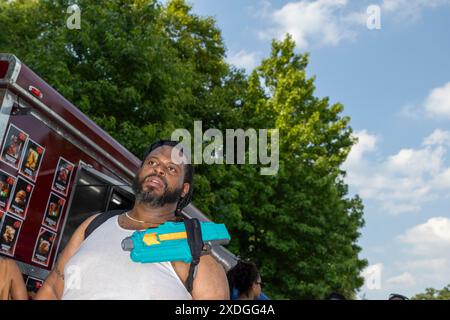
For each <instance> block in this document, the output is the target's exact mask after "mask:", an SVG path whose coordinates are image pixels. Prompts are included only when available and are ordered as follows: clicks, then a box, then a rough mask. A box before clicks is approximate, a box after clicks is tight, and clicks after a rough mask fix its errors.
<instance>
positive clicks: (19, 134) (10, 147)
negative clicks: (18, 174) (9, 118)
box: [0, 124, 28, 169]
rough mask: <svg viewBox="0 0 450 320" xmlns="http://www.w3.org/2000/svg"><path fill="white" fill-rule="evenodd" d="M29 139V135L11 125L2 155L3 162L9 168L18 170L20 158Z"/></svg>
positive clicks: (0, 156)
mask: <svg viewBox="0 0 450 320" xmlns="http://www.w3.org/2000/svg"><path fill="white" fill-rule="evenodd" d="M27 139H28V135H27V134H26V133H25V132H24V131H22V130H20V129H19V128H17V127H16V126H14V125H13V124H11V125H10V126H9V129H8V133H7V134H6V138H5V143H4V145H3V149H2V152H1V155H0V158H1V160H2V161H3V162H5V163H6V164H8V165H9V166H12V167H13V168H15V169H18V168H19V162H20V156H21V155H22V151H23V148H24V145H25V141H26V140H27Z"/></svg>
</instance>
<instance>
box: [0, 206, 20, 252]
mask: <svg viewBox="0 0 450 320" xmlns="http://www.w3.org/2000/svg"><path fill="white" fill-rule="evenodd" d="M0 217H1V219H0V253H2V254H4V255H7V256H10V257H14V253H15V250H16V245H17V239H18V238H19V234H20V230H21V228H22V220H20V219H18V218H16V217H14V216H11V215H9V214H7V213H5V212H0Z"/></svg>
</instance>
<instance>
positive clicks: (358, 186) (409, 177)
mask: <svg viewBox="0 0 450 320" xmlns="http://www.w3.org/2000/svg"><path fill="white" fill-rule="evenodd" d="M355 135H356V136H357V137H358V138H359V143H358V144H356V145H355V146H354V147H353V149H352V151H351V152H350V154H349V156H348V159H347V161H346V162H345V163H344V165H343V169H344V170H345V171H346V172H347V176H346V182H347V183H348V184H349V185H350V187H352V188H354V189H355V190H354V191H355V192H356V193H358V194H359V195H360V196H361V197H362V198H363V199H364V200H366V201H367V200H372V201H375V203H376V204H377V205H378V208H379V209H380V211H382V212H387V213H391V214H401V213H408V212H410V213H414V212H416V213H417V212H420V211H421V209H422V206H423V205H424V203H426V202H429V201H431V200H435V199H438V198H440V197H442V198H444V197H446V196H447V193H448V190H449V189H450V168H449V167H447V166H446V163H445V159H446V153H447V146H445V145H442V143H443V142H444V141H446V140H445V137H446V133H445V132H444V131H442V130H441V131H438V130H436V131H434V132H433V133H432V134H431V135H430V136H428V137H427V138H425V139H424V142H423V144H422V145H421V146H419V147H418V148H416V149H413V148H405V149H400V150H399V151H398V152H397V153H395V154H393V155H388V156H385V157H381V156H379V155H378V154H374V151H376V150H377V142H378V140H379V138H378V137H376V136H375V135H371V134H370V133H368V132H367V131H359V132H356V133H355Z"/></svg>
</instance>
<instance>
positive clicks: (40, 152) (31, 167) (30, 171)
mask: <svg viewBox="0 0 450 320" xmlns="http://www.w3.org/2000/svg"><path fill="white" fill-rule="evenodd" d="M44 153H45V148H44V147H42V146H41V145H39V144H37V143H36V142H34V141H33V140H32V139H28V143H27V146H26V147H25V153H24V155H25V156H24V158H23V160H22V164H21V166H20V171H19V172H20V174H22V175H24V176H25V177H27V178H28V179H30V180H31V181H33V182H36V178H37V175H38V173H39V168H40V166H41V163H42V159H43V157H44Z"/></svg>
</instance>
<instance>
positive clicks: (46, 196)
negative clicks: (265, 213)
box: [0, 54, 237, 294]
mask: <svg viewBox="0 0 450 320" xmlns="http://www.w3.org/2000/svg"><path fill="white" fill-rule="evenodd" d="M0 142H1V145H0V255H3V256H6V257H9V258H12V259H14V260H15V261H16V262H17V263H18V265H19V267H20V268H21V270H22V273H23V275H24V279H25V282H26V284H27V289H28V291H29V293H30V294H33V292H36V291H37V290H38V289H39V287H40V286H41V284H42V282H43V280H44V279H45V278H46V277H47V275H48V273H49V272H50V270H52V268H53V265H54V263H55V261H56V259H57V257H58V254H59V253H60V252H61V251H62V249H64V246H65V245H66V243H67V241H68V240H69V239H70V237H71V235H72V233H73V232H74V230H75V229H76V228H77V227H78V226H79V225H80V223H81V222H82V221H84V220H85V219H86V218H87V217H89V216H91V215H93V214H95V213H99V212H105V211H107V210H114V209H129V208H131V207H132V205H133V201H134V195H133V192H132V190H131V187H130V185H131V183H132V180H133V178H134V175H135V172H136V171H137V170H138V168H139V167H140V163H141V161H140V160H139V159H138V158H136V157H135V156H134V155H133V154H132V153H131V152H129V151H128V150H126V149H125V148H124V147H123V146H122V145H120V144H119V143H118V142H117V141H116V140H114V139H113V138H112V137H111V136H109V135H108V134H107V133H106V132H105V131H104V130H102V129H101V128H100V127H99V126H98V125H96V124H95V123H94V122H93V121H92V120H90V119H89V118H88V117H87V116H86V115H85V114H83V113H82V112H81V111H80V110H78V109H77V108H76V107H75V106H74V105H72V104H71V103H70V102H69V101H67V100H66V99H65V98H64V97H63V96H62V95H61V94H59V93H58V92H57V91H56V90H55V89H53V88H52V87H51V86H50V85H48V84H47V83H46V82H45V81H44V80H42V79H41V78H40V77H39V76H38V75H36V74H35V73H34V72H33V71H32V70H31V69H30V68H28V67H27V66H26V65H25V64H23V63H21V62H20V60H19V59H17V57H15V56H14V55H11V54H0ZM183 214H185V215H186V216H189V217H196V218H199V219H200V220H201V221H208V219H207V218H206V217H205V216H204V215H203V214H202V213H201V212H200V211H199V210H198V209H197V208H195V207H194V206H193V205H192V204H190V205H189V206H188V207H186V208H185V210H184V212H183ZM212 254H213V256H214V257H215V258H216V259H217V260H219V262H221V263H222V264H223V266H224V267H225V269H226V270H228V269H230V268H231V267H232V266H234V264H235V263H236V261H237V259H236V257H235V256H234V255H233V254H231V253H230V252H229V251H227V250H226V249H225V248H223V247H221V246H218V247H215V248H213V250H212Z"/></svg>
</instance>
